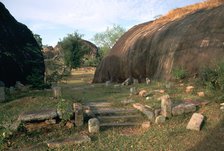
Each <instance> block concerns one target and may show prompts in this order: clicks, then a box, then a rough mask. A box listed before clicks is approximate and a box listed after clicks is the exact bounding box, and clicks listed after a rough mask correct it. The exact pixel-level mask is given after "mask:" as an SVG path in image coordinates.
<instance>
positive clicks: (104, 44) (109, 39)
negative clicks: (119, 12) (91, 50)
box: [93, 25, 125, 57]
mask: <svg viewBox="0 0 224 151" xmlns="http://www.w3.org/2000/svg"><path fill="white" fill-rule="evenodd" d="M124 33H125V29H124V28H123V27H121V26H120V25H113V27H111V28H109V27H107V29H106V31H104V32H101V33H97V34H95V35H94V37H93V41H94V42H95V44H96V45H97V46H98V47H100V51H99V54H100V55H102V57H103V56H105V55H106V54H107V53H108V52H109V50H110V49H111V48H112V47H113V45H114V44H115V43H116V42H117V40H118V39H119V38H120V37H121V36H122V35H123V34H124Z"/></svg>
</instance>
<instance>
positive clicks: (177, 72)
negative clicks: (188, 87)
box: [172, 68, 188, 80]
mask: <svg viewBox="0 0 224 151" xmlns="http://www.w3.org/2000/svg"><path fill="white" fill-rule="evenodd" d="M172 75H173V77H174V78H175V79H177V80H181V79H184V78H186V77H187V75H188V74H187V71H186V70H184V69H183V68H174V69H173V71H172Z"/></svg>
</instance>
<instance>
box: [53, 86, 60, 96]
mask: <svg viewBox="0 0 224 151" xmlns="http://www.w3.org/2000/svg"><path fill="white" fill-rule="evenodd" d="M52 90H53V96H54V98H60V97H61V87H53V88H52Z"/></svg>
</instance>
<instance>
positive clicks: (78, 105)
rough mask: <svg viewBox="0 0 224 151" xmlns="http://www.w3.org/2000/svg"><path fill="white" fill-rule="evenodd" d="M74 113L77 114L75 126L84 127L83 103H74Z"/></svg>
mask: <svg viewBox="0 0 224 151" xmlns="http://www.w3.org/2000/svg"><path fill="white" fill-rule="evenodd" d="M73 111H74V114H75V125H76V126H82V125H83V121H84V117H83V107H82V104H81V103H74V104H73Z"/></svg>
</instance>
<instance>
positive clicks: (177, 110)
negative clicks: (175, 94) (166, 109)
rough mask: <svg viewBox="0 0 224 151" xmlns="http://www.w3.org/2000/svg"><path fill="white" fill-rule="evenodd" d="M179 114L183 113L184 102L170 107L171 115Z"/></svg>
mask: <svg viewBox="0 0 224 151" xmlns="http://www.w3.org/2000/svg"><path fill="white" fill-rule="evenodd" d="M181 114H184V104H179V105H177V106H175V107H173V108H172V115H173V116H176V115H181Z"/></svg>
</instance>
